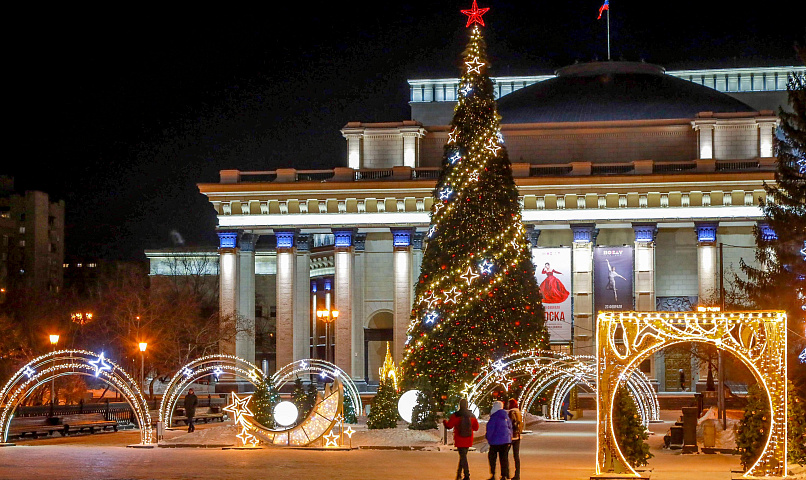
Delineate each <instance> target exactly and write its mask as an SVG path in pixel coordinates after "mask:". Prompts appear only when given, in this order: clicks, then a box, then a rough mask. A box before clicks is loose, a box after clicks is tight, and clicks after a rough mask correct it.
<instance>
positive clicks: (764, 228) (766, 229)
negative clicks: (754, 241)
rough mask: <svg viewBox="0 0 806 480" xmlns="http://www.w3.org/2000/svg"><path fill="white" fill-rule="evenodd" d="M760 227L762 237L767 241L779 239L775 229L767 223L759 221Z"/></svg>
mask: <svg viewBox="0 0 806 480" xmlns="http://www.w3.org/2000/svg"><path fill="white" fill-rule="evenodd" d="M758 229H759V230H761V239H762V240H764V241H765V242H771V241H773V240H778V234H777V233H775V230H773V229H772V227H771V226H770V225H769V224H767V223H759V224H758Z"/></svg>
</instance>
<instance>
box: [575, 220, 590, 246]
mask: <svg viewBox="0 0 806 480" xmlns="http://www.w3.org/2000/svg"><path fill="white" fill-rule="evenodd" d="M571 232H572V233H573V235H574V243H585V242H590V243H592V242H593V241H594V240H595V238H596V225H594V224H592V223H586V224H577V225H574V224H572V225H571Z"/></svg>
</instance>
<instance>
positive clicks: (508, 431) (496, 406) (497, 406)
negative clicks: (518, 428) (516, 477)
mask: <svg viewBox="0 0 806 480" xmlns="http://www.w3.org/2000/svg"><path fill="white" fill-rule="evenodd" d="M485 437H486V438H487V443H489V444H490V451H489V452H488V453H487V459H488V460H489V461H490V480H495V457H496V456H497V457H498V461H499V463H500V464H501V480H504V479H506V478H508V477H509V446H510V444H511V443H512V422H511V421H510V420H509V415H508V414H507V411H506V410H504V404H503V403H502V402H493V408H492V410H491V411H490V420H489V421H488V422H487V433H486V434H485Z"/></svg>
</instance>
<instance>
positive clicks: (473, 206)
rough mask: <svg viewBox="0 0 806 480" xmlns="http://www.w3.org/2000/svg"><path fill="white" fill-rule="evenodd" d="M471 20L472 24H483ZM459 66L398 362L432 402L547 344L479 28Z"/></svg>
mask: <svg viewBox="0 0 806 480" xmlns="http://www.w3.org/2000/svg"><path fill="white" fill-rule="evenodd" d="M483 10H485V9H477V8H476V6H475V2H474V10H473V11H476V12H480V11H483ZM470 12H472V11H466V12H463V13H466V14H467V15H468V16H469V17H470V20H469V21H468V26H470V24H472V23H473V22H474V18H478V19H479V20H480V14H476V15H475V17H474V16H471V13H470ZM479 20H476V23H480V24H481V25H483V22H481V21H479ZM462 66H463V69H462V78H461V81H460V84H459V92H458V105H457V107H456V111H455V114H454V117H453V120H452V122H451V125H450V131H449V135H448V141H447V143H446V144H445V146H444V153H443V158H442V169H441V172H440V177H439V181H438V183H437V187H436V189H435V190H434V201H433V206H432V208H431V225H430V228H429V230H428V232H427V234H426V241H427V244H426V246H425V251H424V253H423V261H422V266H421V272H420V278H419V281H418V282H417V285H416V287H415V299H414V305H413V308H412V315H411V322H410V324H409V330H408V339H407V343H406V353H405V356H404V359H403V361H402V364H401V366H402V368H403V369H404V376H405V377H406V378H407V379H409V380H416V379H418V378H421V377H422V378H426V379H428V380H430V382H431V385H432V387H433V389H434V393H435V398H441V397H442V396H443V395H447V393H448V390H449V388H450V386H451V385H452V384H455V383H462V382H466V381H470V379H472V378H473V376H474V375H476V374H477V373H478V372H479V371H480V369H481V367H482V366H483V365H485V364H486V363H487V362H488V361H494V360H495V359H497V358H499V357H501V356H502V355H504V354H508V353H512V352H514V351H518V350H522V349H528V348H537V347H543V348H545V347H547V345H548V334H547V333H546V330H545V328H544V311H543V306H542V304H541V297H540V290H539V288H538V285H537V281H536V279H535V272H534V265H533V264H532V259H531V248H530V247H529V245H528V243H527V239H526V235H525V228H524V226H523V222H522V220H521V213H520V205H519V203H518V189H517V187H516V185H515V182H514V180H513V178H512V167H511V164H510V162H509V158H508V156H507V150H506V148H505V147H504V145H503V137H502V136H501V131H500V124H499V121H500V120H499V116H498V113H497V109H496V102H495V98H494V94H493V84H492V81H491V80H490V77H489V75H488V73H487V68H488V66H489V64H488V60H487V53H486V46H485V43H484V39H483V37H482V33H481V29H480V28H479V27H478V25H475V26H474V27H473V28H472V30H471V34H470V41H469V43H468V46H467V49H466V50H465V52H464V54H463V60H462Z"/></svg>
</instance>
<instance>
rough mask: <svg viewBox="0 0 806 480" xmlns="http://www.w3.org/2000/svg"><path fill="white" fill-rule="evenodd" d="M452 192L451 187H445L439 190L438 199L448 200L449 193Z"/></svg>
mask: <svg viewBox="0 0 806 480" xmlns="http://www.w3.org/2000/svg"><path fill="white" fill-rule="evenodd" d="M452 193H453V189H452V188H451V187H445V188H443V189H442V190H440V191H439V199H440V200H448V199H449V198H451V194H452Z"/></svg>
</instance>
